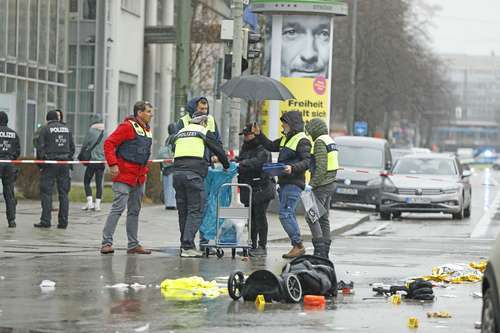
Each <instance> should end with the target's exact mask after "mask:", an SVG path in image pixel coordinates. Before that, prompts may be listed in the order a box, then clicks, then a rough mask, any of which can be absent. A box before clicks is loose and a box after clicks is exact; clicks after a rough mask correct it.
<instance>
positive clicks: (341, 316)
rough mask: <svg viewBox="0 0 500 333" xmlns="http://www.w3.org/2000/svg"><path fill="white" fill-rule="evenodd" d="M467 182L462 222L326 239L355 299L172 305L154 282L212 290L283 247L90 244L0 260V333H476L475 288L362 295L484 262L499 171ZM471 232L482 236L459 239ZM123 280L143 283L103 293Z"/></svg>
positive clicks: (264, 263) (364, 228) (412, 220)
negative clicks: (131, 249) (207, 251)
mask: <svg viewBox="0 0 500 333" xmlns="http://www.w3.org/2000/svg"><path fill="white" fill-rule="evenodd" d="M471 181H472V183H473V212H472V217H471V218H470V219H467V220H463V221H453V220H451V218H450V217H448V216H441V215H439V214H431V215H417V214H405V215H403V218H402V219H400V220H394V221H388V222H384V221H380V220H378V218H376V217H375V216H374V217H373V218H372V220H371V221H369V222H366V223H364V224H363V225H361V226H360V227H358V228H356V229H354V230H352V231H350V232H348V233H347V234H345V235H343V236H340V237H338V238H336V239H335V240H334V247H333V250H332V253H333V255H334V262H335V265H336V270H337V275H338V278H339V280H344V281H351V280H352V281H354V284H355V288H354V289H355V294H354V295H346V296H342V295H340V296H339V297H338V298H337V299H336V300H333V301H330V302H329V303H328V307H327V309H326V310H323V311H309V310H304V308H303V306H302V305H290V304H269V305H266V307H265V309H264V311H258V310H257V309H256V307H255V305H254V304H253V303H247V304H245V303H243V302H233V301H231V299H230V298H229V297H228V296H222V297H219V298H217V299H214V300H203V301H193V302H178V301H172V300H166V299H164V298H163V297H162V295H161V293H160V290H159V289H158V288H157V287H156V286H157V285H159V284H160V283H161V281H162V280H163V279H165V278H177V277H186V276H192V275H199V276H203V277H204V278H205V279H207V280H211V279H217V280H218V281H219V282H220V283H221V284H224V283H225V280H224V279H223V277H226V276H228V275H229V273H230V272H231V271H233V270H235V269H239V270H242V271H244V272H245V273H250V272H252V271H254V270H256V269H268V270H271V271H273V272H279V271H280V270H281V268H282V266H283V265H284V264H285V261H284V260H283V259H281V254H282V253H284V252H286V251H287V250H288V244H286V243H272V244H270V248H269V255H268V257H267V258H252V259H251V260H250V261H242V260H241V258H238V259H236V260H232V259H230V258H229V257H227V258H224V259H222V260H218V259H216V258H214V257H211V258H209V259H181V258H179V257H177V256H176V249H174V248H166V249H164V251H161V252H155V253H153V255H152V256H127V255H126V254H124V253H123V251H120V252H118V253H116V254H115V255H113V256H100V255H98V254H96V251H95V249H94V248H89V249H88V252H85V251H86V249H81V252H78V253H76V254H75V253H68V254H61V255H54V254H51V255H43V254H40V255H37V254H15V253H12V254H3V255H2V257H1V258H0V332H29V331H30V330H31V331H32V332H140V331H141V330H142V331H149V332H169V331H170V332H180V331H182V332H200V331H207V332H221V331H223V332H236V331H238V332H242V331H245V332H247V331H252V332H270V331H272V330H276V331H286V332H299V331H311V332H312V331H314V332H322V331H325V332H326V331H330V332H331V331H343V332H414V331H415V330H411V329H408V328H407V320H408V318H409V317H411V316H415V317H417V318H418V319H419V321H420V328H419V329H418V331H420V332H449V331H454V332H473V331H475V332H478V331H477V330H475V329H474V322H476V321H479V320H480V310H481V300H480V299H478V298H474V297H473V296H472V293H473V292H478V291H480V284H479V283H476V284H464V285H454V286H452V287H449V288H438V289H435V293H436V295H437V298H436V300H435V301H434V302H431V303H425V302H405V301H403V303H402V304H401V305H393V304H391V303H390V302H389V301H388V300H386V299H384V298H377V299H373V298H372V297H373V292H372V291H371V287H370V283H374V282H383V283H387V284H400V283H401V281H402V280H404V279H406V278H408V277H413V276H421V275H426V274H430V273H431V269H432V267H434V266H438V265H441V264H446V263H457V262H465V263H468V262H470V261H478V260H479V259H481V258H482V257H485V256H487V255H488V252H489V249H490V247H491V244H492V241H493V238H494V236H495V235H496V234H497V233H498V231H499V228H500V227H499V222H500V219H499V221H497V220H496V218H497V217H496V212H494V214H492V213H491V212H489V211H488V210H485V209H486V208H488V207H490V205H491V204H493V203H494V200H495V197H496V195H497V194H498V188H500V187H499V186H497V185H495V183H496V182H497V181H500V174H498V173H495V172H489V173H484V172H481V173H478V174H476V175H475V176H473V177H472V179H471ZM485 184H486V185H485ZM486 214H489V215H488V216H487V217H490V218H489V220H488V221H486V220H487V219H484V218H483V217H484V216H485V215H486ZM499 216H500V213H499ZM479 224H481V225H480V230H483V229H484V230H486V231H485V233H484V235H482V236H481V237H474V238H471V234H473V233H474V231H475V230H476V231H477V230H478V229H476V228H478V225H479ZM381 226H383V228H381ZM485 226H486V227H485ZM476 234H477V232H476ZM309 246H310V244H309ZM309 250H311V248H309ZM44 279H50V280H53V281H55V282H56V283H57V284H56V287H55V289H54V290H51V291H42V290H41V289H40V287H39V284H40V282H41V281H42V280H44ZM134 282H137V283H140V284H143V285H146V286H148V287H147V288H145V289H140V290H133V289H127V290H125V291H123V290H121V291H120V290H116V289H110V288H106V285H112V284H116V283H129V284H131V283H134ZM428 311H448V312H449V313H450V314H451V315H452V318H450V319H427V318H426V312H428Z"/></svg>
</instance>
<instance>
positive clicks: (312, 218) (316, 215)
mask: <svg viewBox="0 0 500 333" xmlns="http://www.w3.org/2000/svg"><path fill="white" fill-rule="evenodd" d="M300 199H301V200H302V205H304V210H305V212H306V220H307V221H308V222H309V223H316V222H318V221H319V219H320V218H321V217H322V216H323V215H325V214H327V211H326V209H325V208H324V207H323V206H322V205H320V204H318V200H317V199H316V196H315V195H314V193H313V192H312V191H303V192H302V193H301V194H300Z"/></svg>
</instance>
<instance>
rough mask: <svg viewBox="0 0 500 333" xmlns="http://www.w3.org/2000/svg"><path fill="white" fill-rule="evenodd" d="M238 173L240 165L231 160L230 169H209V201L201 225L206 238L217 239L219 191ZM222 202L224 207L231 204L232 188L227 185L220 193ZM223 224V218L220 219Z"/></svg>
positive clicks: (207, 186) (206, 179)
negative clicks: (216, 220) (216, 221)
mask: <svg viewBox="0 0 500 333" xmlns="http://www.w3.org/2000/svg"><path fill="white" fill-rule="evenodd" d="M237 173H238V165H237V164H236V163H234V162H231V165H230V166H229V169H228V170H227V171H224V170H222V169H214V168H209V169H208V175H207V177H206V178H205V194H206V197H207V201H206V204H205V211H204V213H203V221H202V222H201V226H200V233H201V234H202V235H203V237H204V238H205V239H206V240H212V239H215V234H216V223H215V216H216V215H217V192H218V190H219V188H220V187H221V186H222V184H225V183H231V182H232V180H233V178H234V177H235V176H236V174H237ZM220 197H221V199H220V204H221V206H222V207H229V205H230V204H231V188H230V187H226V188H225V189H224V190H223V191H222V193H221V195H220ZM219 222H220V223H221V224H222V223H223V220H222V219H220V221H219Z"/></svg>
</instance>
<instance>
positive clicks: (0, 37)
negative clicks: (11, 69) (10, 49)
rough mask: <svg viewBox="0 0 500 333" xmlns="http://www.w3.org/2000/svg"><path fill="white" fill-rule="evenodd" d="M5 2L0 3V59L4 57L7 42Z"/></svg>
mask: <svg viewBox="0 0 500 333" xmlns="http://www.w3.org/2000/svg"><path fill="white" fill-rule="evenodd" d="M6 34H7V1H0V58H3V57H5V54H6V53H7V52H6V51H7V50H6V46H7V40H6V39H5V36H6Z"/></svg>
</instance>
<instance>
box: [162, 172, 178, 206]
mask: <svg viewBox="0 0 500 333" xmlns="http://www.w3.org/2000/svg"><path fill="white" fill-rule="evenodd" d="M163 201H164V202H165V207H173V208H175V207H176V204H175V189H174V175H173V174H172V173H171V174H169V175H168V176H165V175H164V176H163Z"/></svg>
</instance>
